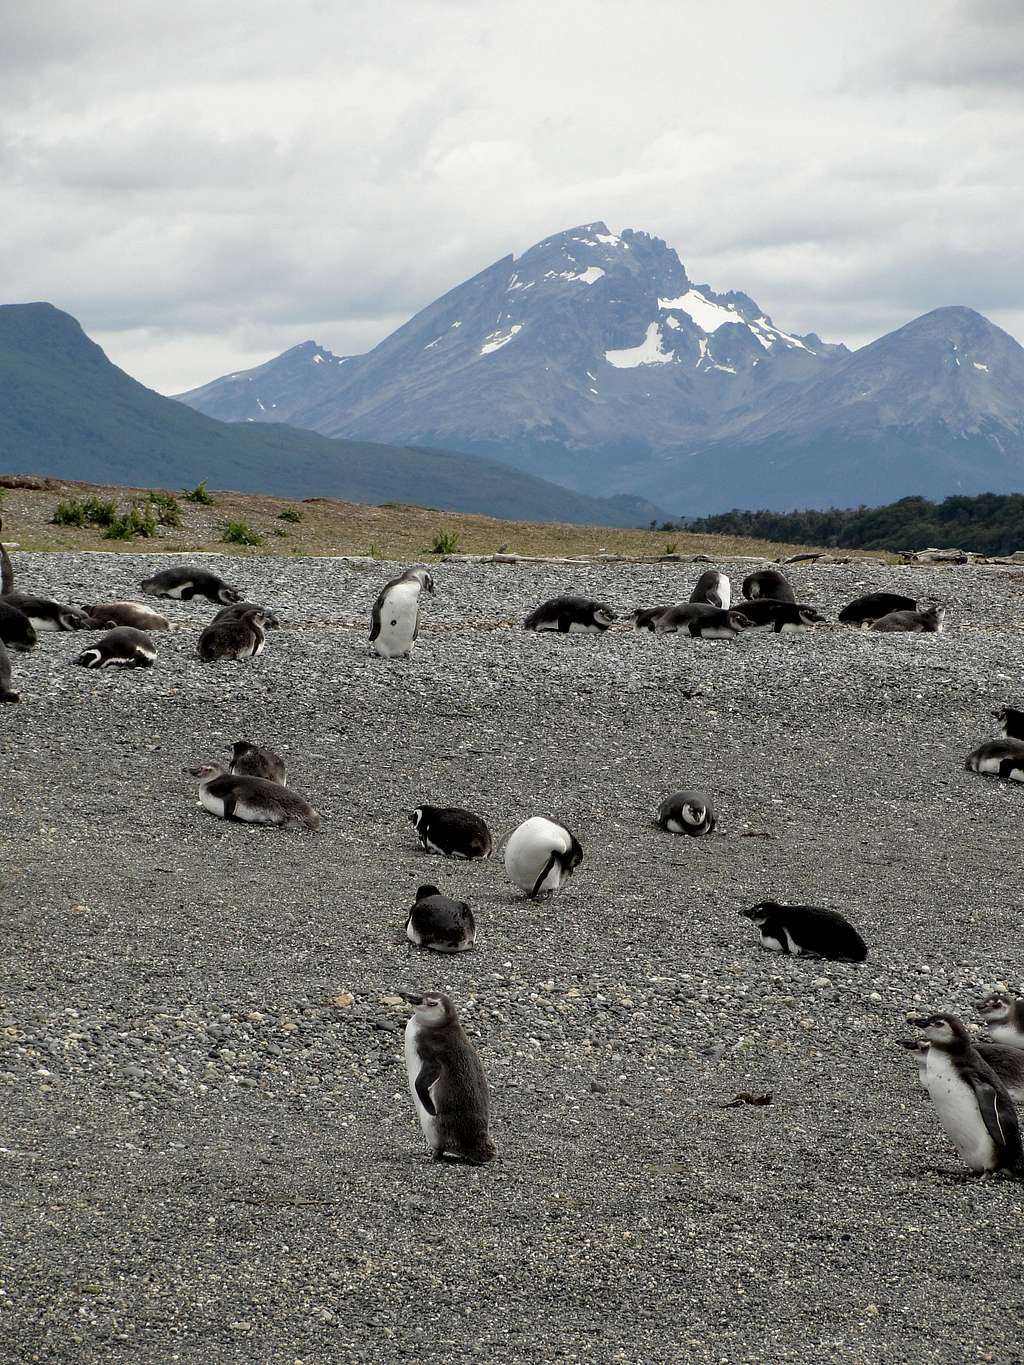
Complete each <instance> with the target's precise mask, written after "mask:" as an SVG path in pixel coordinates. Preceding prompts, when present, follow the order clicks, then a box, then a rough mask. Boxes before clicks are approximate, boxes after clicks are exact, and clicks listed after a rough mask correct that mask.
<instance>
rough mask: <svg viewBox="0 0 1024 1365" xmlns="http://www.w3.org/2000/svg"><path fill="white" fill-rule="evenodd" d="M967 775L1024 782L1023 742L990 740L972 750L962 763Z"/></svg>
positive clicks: (1017, 740) (1016, 740)
mask: <svg viewBox="0 0 1024 1365" xmlns="http://www.w3.org/2000/svg"><path fill="white" fill-rule="evenodd" d="M964 767H965V768H966V769H967V771H968V772H969V773H982V774H983V775H984V776H986V777H998V778H1000V779H1001V780H1002V781H1003V782H1024V742H1022V741H1021V740H1019V739H990V740H988V741H987V743H985V744H979V745H978V747H977V748H976V749H972V750H971V752H970V753H969V754H968V755H967V758H966V759H965V761H964Z"/></svg>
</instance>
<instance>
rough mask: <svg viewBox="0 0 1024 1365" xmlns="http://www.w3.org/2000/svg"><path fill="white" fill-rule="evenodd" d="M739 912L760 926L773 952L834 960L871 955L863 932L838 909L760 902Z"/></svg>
mask: <svg viewBox="0 0 1024 1365" xmlns="http://www.w3.org/2000/svg"><path fill="white" fill-rule="evenodd" d="M740 914H741V915H742V916H743V917H744V918H745V919H749V920H751V921H753V923H754V924H756V925H757V928H758V930H759V932H760V936H761V946H762V947H764V948H767V949H769V951H771V952H776V953H791V954H793V956H799V955H801V954H803V955H805V956H807V957H826V958H830V959H831V960H832V961H833V962H863V961H864V959H865V958H866V957H867V955H868V950H867V946H866V945H865V943H864V940H863V939H862V938H861V936H860V934H859V933H858V932H857V930H856V929H855V928H854V927H853V925H852V924H851V923H850V921H849V920H848V919H846V918H844V916H842V915H840V914H839V913H838V912H837V911H835V910H825V909H823V908H822V907H820V906H816V905H780V904H779V902H778V901H761V902H760V903H759V904H758V905H752V906H751V907H750V909H749V910H741V911H740Z"/></svg>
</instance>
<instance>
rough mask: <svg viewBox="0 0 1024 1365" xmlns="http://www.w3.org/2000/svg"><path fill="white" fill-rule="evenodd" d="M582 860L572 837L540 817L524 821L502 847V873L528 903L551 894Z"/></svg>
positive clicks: (578, 846)
mask: <svg viewBox="0 0 1024 1365" xmlns="http://www.w3.org/2000/svg"><path fill="white" fill-rule="evenodd" d="M582 861H583V849H582V848H581V847H580V844H579V841H578V840H577V839H576V837H575V835H573V834H572V833H570V831H569V830H567V829H566V827H565V826H564V825H560V824H559V823H558V821H557V820H548V819H546V818H545V817H544V816H543V815H534V816H532V817H531V818H530V819H529V820H524V821H523V823H522V824H521V825H520V826H519V827H518V829H515V830H513V831H512V833H511V835H510V836H509V840H508V843H507V844H506V845H505V871H506V872H507V873H508V876H509V878H510V880H511V881H513V882H514V883H515V884H516V886H518V887H519V889H520V891H523V892H525V894H526V895H527V896H528V897H529V898H530V899H531V900H540V898H541V897H542V896H550V895H553V894H554V893H555V892H556V891H557V890H558V889H559V887H560V886H561V885H562V883H563V882H564V881H566V880H567V879H568V878H569V877H571V876H572V874H573V873H574V872H575V871H576V869H577V868H578V867H579V865H580V863H581V862H582Z"/></svg>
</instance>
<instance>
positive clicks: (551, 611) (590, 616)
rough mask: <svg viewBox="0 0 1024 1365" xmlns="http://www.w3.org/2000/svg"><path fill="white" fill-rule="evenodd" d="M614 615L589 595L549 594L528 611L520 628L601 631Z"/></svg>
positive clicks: (608, 625) (607, 625) (609, 608)
mask: <svg viewBox="0 0 1024 1365" xmlns="http://www.w3.org/2000/svg"><path fill="white" fill-rule="evenodd" d="M615 619H616V617H615V613H614V612H613V611H612V609H611V607H609V606H607V605H606V604H605V603H604V602H595V601H594V600H593V599H592V598H590V597H552V598H549V599H548V601H547V602H542V603H541V604H540V606H539V607H535V608H534V610H533V611H531V612H530V614H529V616H528V617H527V618H526V620H525V621H524V622H523V629H524V630H554V631H557V632H558V633H559V634H560V635H568V634H569V633H570V632H573V631H588V632H591V633H596V634H603V633H604V632H605V631H606V630H607V629H608V628H609V627H610V626H611V625H612V624H613V622H614V621H615Z"/></svg>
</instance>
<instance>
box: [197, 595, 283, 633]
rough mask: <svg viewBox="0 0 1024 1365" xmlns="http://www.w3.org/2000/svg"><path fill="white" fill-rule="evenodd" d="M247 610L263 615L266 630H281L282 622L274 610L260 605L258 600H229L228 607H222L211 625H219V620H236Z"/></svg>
mask: <svg viewBox="0 0 1024 1365" xmlns="http://www.w3.org/2000/svg"><path fill="white" fill-rule="evenodd" d="M247 611H258V612H259V613H260V614H261V616H262V617H263V628H264V630H280V629H281V622H280V621H279V620H278V619H277V617H276V616H275V615H274V613H273V612H272V611H269V610H268V609H267V608H266V607H261V606H259V605H258V604H257V603H256V602H229V603H228V605H227V606H226V607H221V609H220V611H219V612H217V614H216V615H215V616H214V618H213V620H212V621H211V622H210V625H211V626H215V625H217V623H218V622H219V621H234V620H237V618H238V617H239V616H242V615H244V613H245V612H247Z"/></svg>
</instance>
